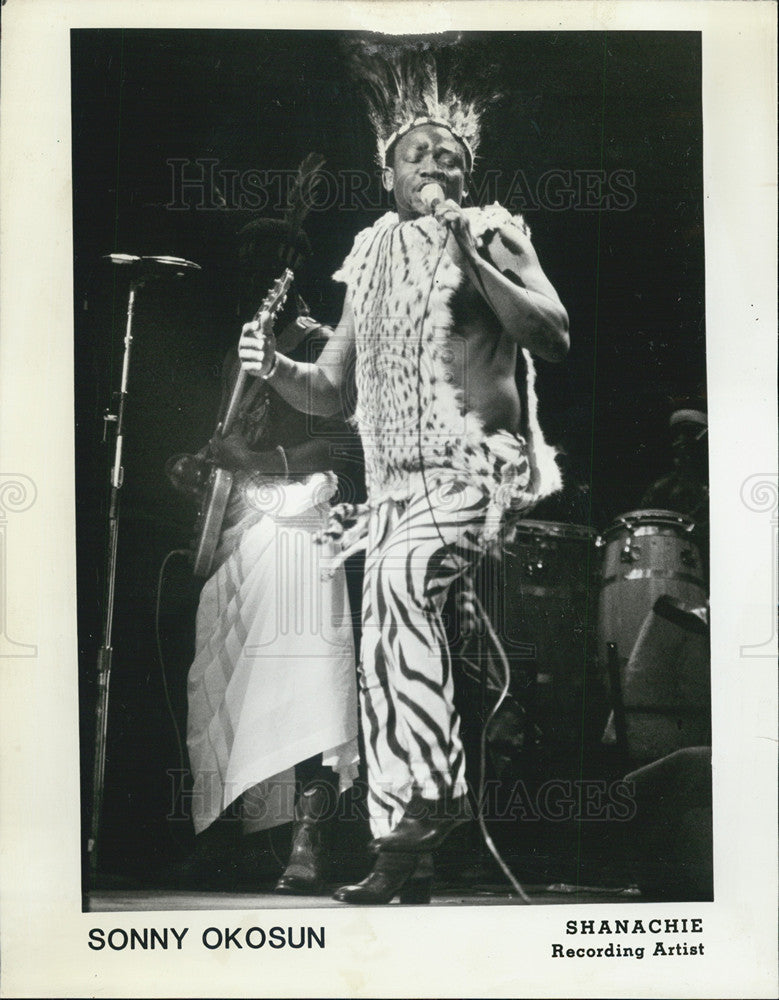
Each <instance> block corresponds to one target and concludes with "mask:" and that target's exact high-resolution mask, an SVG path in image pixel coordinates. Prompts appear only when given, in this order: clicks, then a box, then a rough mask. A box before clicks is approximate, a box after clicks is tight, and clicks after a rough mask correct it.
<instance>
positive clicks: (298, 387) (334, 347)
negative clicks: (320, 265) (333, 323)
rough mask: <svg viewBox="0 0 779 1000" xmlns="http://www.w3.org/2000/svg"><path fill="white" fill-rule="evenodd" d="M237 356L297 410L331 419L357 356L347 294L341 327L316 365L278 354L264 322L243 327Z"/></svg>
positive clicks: (249, 370)
mask: <svg viewBox="0 0 779 1000" xmlns="http://www.w3.org/2000/svg"><path fill="white" fill-rule="evenodd" d="M238 354H239V356H240V358H241V366H242V368H243V369H244V371H246V372H248V373H249V374H250V375H256V376H259V377H260V378H266V377H267V378H268V381H269V382H270V383H271V384H272V385H273V388H274V389H275V390H276V392H278V394H279V395H280V396H281V397H282V398H284V399H285V400H286V401H287V402H288V403H289V404H290V405H291V406H294V407H295V409H296V410H302V411H303V412H304V413H311V414H315V415H317V416H324V417H329V416H332V415H333V414H334V413H337V412H339V410H341V408H342V401H343V396H344V386H345V384H346V378H347V373H348V370H349V367H350V365H351V361H352V358H353V356H354V319H353V316H352V308H351V303H350V300H349V295H348V293H347V297H346V301H345V302H344V308H343V313H342V314H341V319H340V321H339V323H338V326H337V327H336V328H335V330H334V332H333V335H332V336H331V337H330V339H329V340H328V341H327V343H326V344H325V346H324V349H323V350H322V353H321V354H320V355H319V358H318V360H317V361H316V363H315V364H310V363H305V362H301V361H293V360H292V359H291V358H288V357H287V356H286V355H284V354H279V353H277V351H276V338H275V336H274V335H273V332H272V330H269V329H267V325H266V324H265V323H264V322H263V320H262V319H260V320H259V321H258V322H255V323H246V324H245V325H244V327H243V332H242V334H241V339H240V341H239V344H238ZM274 360H275V364H274ZM268 372H270V373H271V374H270V375H268Z"/></svg>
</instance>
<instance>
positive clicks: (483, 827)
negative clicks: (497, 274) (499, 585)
mask: <svg viewBox="0 0 779 1000" xmlns="http://www.w3.org/2000/svg"><path fill="white" fill-rule="evenodd" d="M450 235H451V230H450V228H449V227H448V226H446V236H445V238H444V241H443V243H442V245H441V249H440V251H439V253H438V257H437V259H436V262H435V266H434V267H433V274H432V276H431V279H430V287H429V288H428V291H427V297H426V299H425V305H424V309H423V310H422V319H421V322H420V326H419V344H418V348H417V412H418V421H417V446H418V451H419V468H420V471H421V473H422V483H423V485H424V488H425V499H426V500H427V505H428V509H429V510H430V516H431V518H432V521H433V525H434V526H435V529H436V532H437V533H438V537H439V538H440V539H441V544H442V546H443V547H444V548H445V549H446V548H448V545H447V542H446V539H445V538H444V536H443V533H442V531H441V528H440V526H439V524H438V521H437V520H436V516H435V509H434V507H433V503H432V500H431V497H430V490H429V487H428V482H427V471H426V469H425V458H424V449H423V445H422V355H423V351H424V328H425V320H426V318H427V315H428V310H429V308H430V300H431V298H432V296H433V289H434V288H435V282H436V278H437V277H438V270H439V268H440V266H441V262H442V261H443V258H444V254H445V253H446V248H447V245H448V243H449V236H450ZM455 240H456V237H455ZM458 245H459V243H458ZM469 270H471V271H472V272H473V273H474V274H476V277H477V278H478V279H479V283H480V285H481V286H482V290H483V291H484V294H485V297H486V298H487V302H488V303H489V304H490V306H491V303H490V300H489V297H487V296H486V290H484V284H483V282H482V281H481V276H480V275H478V273H476V272H475V271H474V269H473V268H472V267H471V268H469ZM491 307H492V306H491ZM473 597H474V602H475V604H476V606H477V608H478V610H479V613H480V615H481V618H482V621H483V622H484V625H485V626H486V628H487V633H488V635H489V637H490V639H491V641H492V644H493V646H494V648H495V650H496V652H497V654H498V657H499V659H500V661H501V665H502V667H503V687H502V689H501V692H500V696H499V697H498V699H497V701H496V702H495V705H494V706H493V707H492V710H491V711H490V713H489V715H488V716H487V718H486V720H485V721H484V724H483V726H482V730H481V737H480V740H479V785H478V798H477V801H476V816H477V820H478V824H479V831H480V833H481V835H482V839H483V840H484V843H485V844H486V845H487V848H488V850H489V851H490V853H491V854H492V856H493V857H494V859H495V861H496V862H497V863H498V866H499V867H500V870H501V872H502V873H503V875H504V876H505V878H506V880H507V881H508V882H509V884H510V885H511V888H512V889H513V890H514V892H515V893H516V895H517V897H518V899H519V900H520V902H521V903H522V904H523V905H526V906H527V905H532V904H533V900H532V899H531V898H530V897H529V896H528V894H527V893H526V892H525V890H524V889H523V888H522V886H521V884H520V883H519V881H518V880H517V879H516V878H515V876H514V875H513V873H512V871H511V869H510V868H509V867H508V865H507V864H506V862H505V861H504V859H503V857H502V855H501V854H500V851H499V850H498V848H497V847H496V846H495V842H494V841H493V839H492V837H491V836H490V833H489V831H488V830H487V824H486V822H485V819H484V811H483V810H484V787H485V783H486V782H485V779H486V769H487V730H488V729H489V725H490V723H491V722H492V720H493V719H494V718H495V715H496V714H497V712H498V709H499V708H500V706H501V705H502V704H503V702H504V701H505V699H506V698H507V697H508V693H509V688H510V686H511V668H510V665H509V662H508V657H507V656H506V652H505V650H504V649H503V644H502V643H501V641H500V639H499V638H498V636H497V634H496V633H495V629H494V627H493V624H492V622H491V620H490V617H489V615H488V614H487V611H486V609H485V607H484V605H483V604H482V603H481V601H480V600H479V597H478V595H477V594H476V593H474V595H473ZM447 655H449V654H448V646H447ZM479 666H480V668H481V669H482V670H483V669H485V666H484V665H483V664H479Z"/></svg>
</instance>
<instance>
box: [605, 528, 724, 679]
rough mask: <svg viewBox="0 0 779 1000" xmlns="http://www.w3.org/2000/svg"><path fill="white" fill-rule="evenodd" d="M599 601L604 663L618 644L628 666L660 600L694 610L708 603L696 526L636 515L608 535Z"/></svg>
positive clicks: (622, 661) (622, 658) (620, 654)
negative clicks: (668, 599) (611, 645)
mask: <svg viewBox="0 0 779 1000" xmlns="http://www.w3.org/2000/svg"><path fill="white" fill-rule="evenodd" d="M602 547H603V557H602V563H601V572H600V594H599V599H598V626H597V632H598V658H599V661H600V663H601V666H602V669H603V670H604V671H605V669H606V663H607V652H606V647H607V645H608V643H612V642H613V643H615V644H616V646H617V652H618V654H619V659H620V663H621V664H623V665H624V664H625V663H626V662H627V659H628V657H629V656H630V654H631V652H632V650H633V647H634V645H635V643H636V640H637V638H638V635H639V632H640V631H641V626H642V625H643V623H644V620H645V619H646V617H647V615H648V614H649V612H650V611H651V610H652V608H653V607H654V604H655V601H656V600H657V598H658V597H661V596H662V595H664V594H667V595H669V596H671V597H674V598H676V599H678V600H680V601H681V602H682V603H684V604H687V605H689V606H691V607H700V606H701V605H704V604H705V603H706V599H707V592H706V583H705V572H704V567H703V563H702V560H701V553H700V549H699V547H698V542H697V538H696V536H695V532H694V524H693V522H692V521H690V520H689V518H686V517H684V516H683V515H681V514H677V513H675V512H674V511H659V510H658V511H632V512H630V513H629V514H623V515H622V516H621V517H620V518H618V519H617V521H615V522H614V524H612V525H611V527H610V528H609V529H608V530H607V531H606V532H605V533H604V536H603V539H602Z"/></svg>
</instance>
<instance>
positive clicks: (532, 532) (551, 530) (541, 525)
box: [516, 518, 597, 541]
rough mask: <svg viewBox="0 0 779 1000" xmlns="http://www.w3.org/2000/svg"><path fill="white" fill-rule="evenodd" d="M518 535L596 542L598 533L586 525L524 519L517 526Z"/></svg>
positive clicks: (518, 536)
mask: <svg viewBox="0 0 779 1000" xmlns="http://www.w3.org/2000/svg"><path fill="white" fill-rule="evenodd" d="M516 535H517V538H520V537H521V536H522V535H525V536H532V537H540V538H550V539H552V538H570V539H581V540H583V541H590V540H594V539H595V537H596V535H597V532H596V531H595V529H594V528H591V527H589V525H586V524H566V523H565V522H564V521H531V520H528V519H525V518H523V519H522V520H521V521H519V522H518V523H517V525H516Z"/></svg>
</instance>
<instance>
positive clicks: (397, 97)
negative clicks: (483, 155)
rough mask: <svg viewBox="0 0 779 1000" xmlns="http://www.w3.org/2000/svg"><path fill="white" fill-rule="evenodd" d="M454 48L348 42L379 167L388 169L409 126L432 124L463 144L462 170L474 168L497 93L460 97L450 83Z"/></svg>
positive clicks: (452, 79) (426, 43)
mask: <svg viewBox="0 0 779 1000" xmlns="http://www.w3.org/2000/svg"><path fill="white" fill-rule="evenodd" d="M452 48H453V47H452V46H449V47H448V48H446V47H444V46H442V45H441V43H438V44H436V43H433V42H429V41H423V42H419V41H417V42H406V41H403V42H398V43H397V44H393V43H391V42H387V41H383V40H382V41H367V40H365V39H358V40H354V41H351V42H349V43H347V53H348V58H349V62H350V65H351V69H352V72H353V73H354V75H355V77H356V78H357V79H358V81H359V82H360V83H361V84H362V86H363V89H364V92H365V98H366V101H367V104H368V116H369V118H370V121H371V124H372V125H373V129H374V131H375V133H376V144H377V154H378V155H377V158H378V161H379V165H380V166H382V167H384V166H386V165H387V158H388V155H389V154H390V152H391V151H392V148H393V147H394V145H395V143H396V142H397V141H398V139H400V138H402V137H403V136H404V135H405V134H406V133H407V132H409V131H410V130H411V129H412V128H415V127H416V126H418V125H425V124H434V125H441V126H443V127H444V128H447V129H448V130H449V131H450V132H451V133H452V135H453V136H454V137H455V138H456V139H457V140H458V141H459V142H460V143H461V144H462V146H463V148H464V149H465V152H466V159H467V163H466V168H467V169H468V170H470V169H471V168H472V167H473V161H474V159H475V157H476V151H477V149H478V146H479V140H480V138H481V117H482V113H483V112H484V109H485V108H486V106H487V105H488V104H489V103H490V101H491V100H492V99H493V98H494V96H495V95H489V96H487V95H481V96H472V97H465V96H463V93H462V92H461V90H462V88H461V87H459V86H458V83H457V81H456V80H455V79H454V76H455V75H456V68H457V67H456V62H457V60H456V57H455V58H453V57H452ZM447 70H448V72H447Z"/></svg>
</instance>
